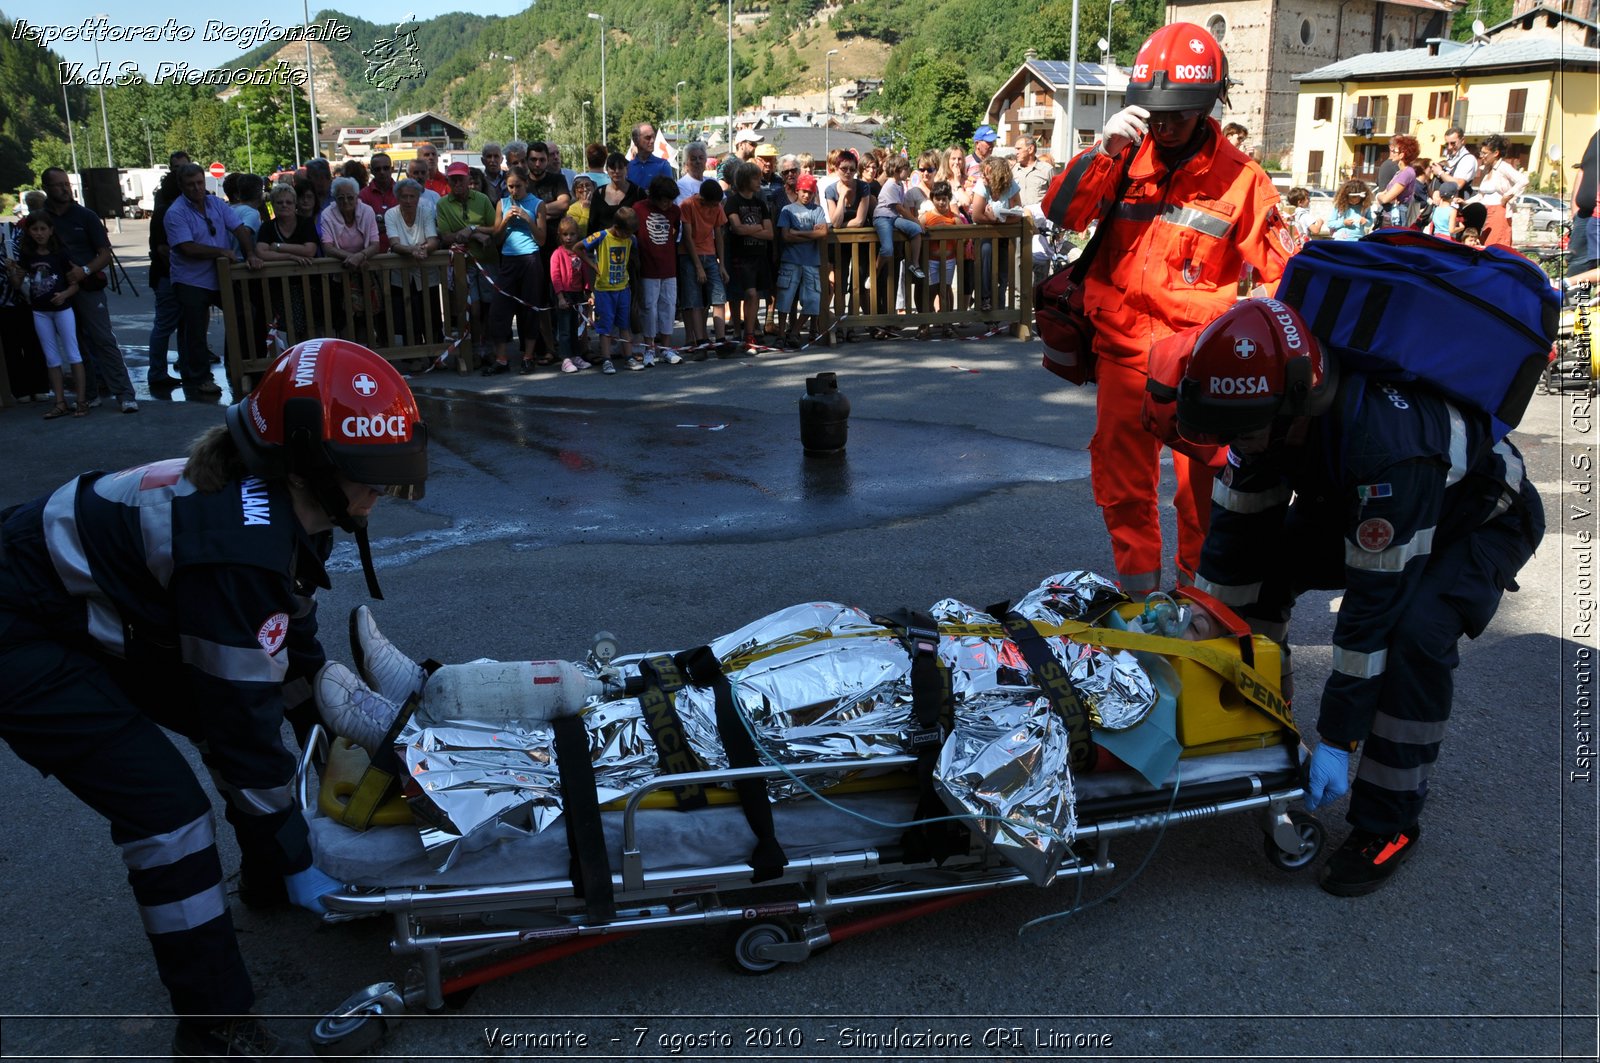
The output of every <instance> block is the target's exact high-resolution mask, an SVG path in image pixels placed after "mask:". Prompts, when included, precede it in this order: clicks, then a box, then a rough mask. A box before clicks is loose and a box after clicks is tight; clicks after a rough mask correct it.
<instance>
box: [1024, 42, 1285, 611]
mask: <svg viewBox="0 0 1600 1063" xmlns="http://www.w3.org/2000/svg"><path fill="white" fill-rule="evenodd" d="M1227 78H1228V60H1227V57H1226V56H1225V55H1224V54H1223V52H1222V48H1221V47H1220V46H1219V45H1218V44H1217V42H1216V40H1215V39H1214V38H1213V37H1212V36H1211V34H1210V33H1208V32H1207V31H1206V30H1204V29H1203V28H1201V27H1199V26H1196V25H1193V24H1190V23H1186V22H1176V23H1173V24H1172V25H1169V26H1164V27H1162V28H1161V29H1159V30H1157V31H1156V32H1155V33H1153V34H1152V35H1151V36H1150V39H1149V40H1147V41H1145V43H1144V45H1143V46H1142V47H1141V48H1140V49H1139V54H1138V55H1137V57H1135V59H1134V63H1133V77H1132V79H1131V80H1130V82H1129V85H1128V92H1127V104H1128V106H1126V107H1124V108H1123V109H1122V110H1121V111H1118V112H1117V113H1116V114H1114V115H1112V116H1111V118H1110V120H1109V121H1107V122H1106V128H1105V132H1104V135H1103V136H1102V137H1101V139H1100V141H1099V143H1097V144H1096V145H1095V146H1094V147H1092V148H1089V149H1087V150H1086V151H1084V152H1083V153H1082V154H1080V155H1079V156H1078V157H1077V158H1076V159H1074V160H1073V162H1072V165H1071V166H1069V167H1067V169H1066V170H1065V171H1064V172H1063V173H1062V174H1061V175H1060V176H1059V177H1057V178H1056V179H1055V180H1054V181H1053V182H1051V185H1050V191H1049V193H1048V194H1047V195H1046V197H1045V201H1044V211H1045V213H1046V214H1047V215H1049V213H1050V211H1051V209H1052V204H1054V203H1055V201H1056V199H1057V197H1059V196H1066V197H1068V202H1069V206H1068V207H1067V211H1066V215H1065V221H1066V228H1068V229H1071V230H1074V231H1077V232H1081V231H1083V230H1085V229H1087V228H1089V226H1090V225H1092V224H1094V223H1096V222H1097V221H1099V220H1100V219H1101V218H1102V217H1104V216H1105V213H1106V210H1107V207H1108V206H1109V202H1110V199H1111V197H1112V196H1113V195H1114V194H1115V191H1116V189H1117V186H1118V184H1119V182H1120V181H1121V180H1122V176H1123V167H1124V165H1125V164H1127V165H1128V170H1127V175H1128V178H1129V182H1130V183H1129V185H1128V189H1127V192H1126V193H1125V194H1124V195H1123V196H1122V199H1121V202H1120V203H1119V204H1118V205H1117V207H1116V211H1115V214H1114V216H1113V217H1112V218H1111V219H1110V224H1111V229H1110V231H1109V232H1108V233H1107V235H1106V238H1105V240H1104V241H1103V243H1102V246H1101V247H1100V248H1099V250H1098V252H1097V253H1096V255H1095V260H1094V262H1093V264H1092V265H1091V266H1090V268H1089V272H1088V275H1087V277H1086V278H1085V279H1084V307H1085V309H1086V311H1087V313H1088V315H1089V318H1090V320H1092V321H1093V322H1094V325H1095V330H1096V331H1095V340H1094V350H1095V354H1096V355H1097V356H1098V359H1099V362H1098V370H1097V383H1098V386H1099V391H1098V395H1097V398H1096V426H1095V433H1094V438H1093V439H1092V440H1091V441H1090V443H1089V457H1090V483H1091V485H1092V486H1093V488H1094V500H1095V503H1096V504H1097V505H1099V506H1100V510H1101V513H1102V514H1103V515H1104V517H1105V522H1106V530H1107V531H1108V532H1110V534H1111V552H1112V556H1113V558H1114V559H1115V562H1116V566H1117V574H1118V579H1119V581H1120V582H1121V584H1122V587H1123V590H1124V591H1127V592H1128V593H1130V594H1144V593H1147V592H1149V591H1152V590H1155V589H1156V588H1158V587H1159V586H1161V585H1162V578H1161V563H1162V551H1161V521H1160V513H1159V507H1158V500H1159V499H1158V487H1159V485H1160V480H1161V464H1160V461H1161V444H1160V443H1159V442H1158V441H1157V440H1156V439H1155V438H1154V437H1153V436H1152V435H1150V434H1149V433H1148V432H1146V431H1145V430H1144V429H1143V428H1142V427H1141V426H1140V423H1139V409H1140V406H1141V404H1142V402H1143V397H1144V386H1145V381H1146V379H1147V373H1146V364H1147V358H1148V355H1149V353H1150V348H1151V346H1152V345H1153V344H1154V343H1155V342H1156V341H1157V340H1159V339H1161V338H1162V337H1163V336H1167V335H1170V334H1171V333H1174V332H1178V331H1180V330H1182V329H1186V328H1189V327H1191V326H1193V325H1202V324H1205V323H1206V322H1209V321H1210V320H1211V319H1213V318H1215V317H1217V316H1218V315H1219V314H1221V313H1223V312H1224V311H1225V310H1227V309H1228V308H1229V307H1230V306H1232V305H1233V303H1234V300H1235V299H1236V298H1237V297H1238V294H1239V289H1240V281H1241V279H1243V278H1247V277H1250V276H1251V273H1250V272H1249V270H1253V271H1254V273H1253V276H1254V279H1255V283H1263V284H1273V283H1276V282H1277V280H1278V278H1279V277H1280V276H1282V274H1283V268H1284V263H1285V261H1286V260H1287V259H1288V257H1289V256H1290V255H1291V254H1293V253H1294V252H1295V250H1297V249H1298V244H1297V242H1296V237H1295V236H1294V234H1293V232H1292V231H1291V229H1290V228H1289V226H1288V225H1287V223H1286V222H1285V221H1284V219H1283V217H1282V216H1281V215H1280V214H1279V211H1278V193H1277V191H1276V190H1275V189H1274V188H1273V186H1272V182H1271V181H1270V180H1268V178H1267V175H1266V173H1265V171H1263V170H1262V169H1261V168H1260V167H1259V166H1257V165H1255V164H1254V163H1252V162H1251V161H1250V159H1249V158H1248V157H1247V156H1246V155H1245V154H1244V153H1243V152H1241V151H1239V149H1238V148H1235V147H1234V146H1233V145H1232V144H1230V143H1228V141H1227V140H1225V139H1223V137H1222V129H1221V127H1220V126H1219V125H1218V124H1217V122H1216V120H1215V119H1214V118H1212V117H1211V111H1212V108H1213V107H1214V105H1215V104H1216V102H1217V101H1218V100H1219V99H1221V100H1223V102H1226V99H1227V97H1226V92H1227ZM1129 150H1131V151H1132V153H1133V158H1132V162H1131V164H1129V163H1128V159H1127V158H1126V155H1125V153H1126V152H1128V151H1129ZM1220 458H1221V455H1220V453H1219V455H1218V457H1217V462H1218V463H1220ZM1172 462H1173V470H1174V472H1175V474H1176V479H1177V491H1176V497H1175V498H1174V504H1175V505H1176V507H1177V510H1178V551H1177V568H1178V573H1177V579H1178V582H1180V583H1189V582H1191V581H1192V580H1193V578H1194V572H1195V569H1196V568H1197V567H1198V566H1199V564H1200V544H1201V542H1202V541H1203V540H1204V539H1205V533H1206V525H1207V523H1208V518H1209V515H1210V508H1211V498H1210V491H1211V480H1212V476H1213V474H1214V472H1215V470H1214V468H1213V467H1212V466H1210V465H1207V464H1206V463H1204V462H1202V461H1198V460H1194V459H1191V458H1189V457H1187V456H1185V455H1184V454H1180V453H1177V452H1176V451H1174V452H1173V455H1172Z"/></svg>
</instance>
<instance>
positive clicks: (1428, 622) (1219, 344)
mask: <svg viewBox="0 0 1600 1063" xmlns="http://www.w3.org/2000/svg"><path fill="white" fill-rule="evenodd" d="M1337 368H1338V366H1337V362H1336V361H1334V360H1333V359H1332V357H1331V356H1330V354H1329V352H1326V351H1324V350H1322V348H1321V346H1320V344H1319V343H1318V341H1317V339H1316V337H1314V336H1313V335H1312V334H1311V332H1310V330H1309V329H1307V328H1306V325H1305V322H1304V321H1303V320H1301V318H1300V316H1299V314H1298V313H1296V312H1295V311H1294V310H1293V309H1292V308H1290V307H1289V306H1287V305H1285V304H1283V303H1280V302H1278V301H1276V300H1272V299H1250V300H1245V301H1243V302H1241V303H1239V304H1238V305H1237V306H1236V307H1234V308H1233V309H1231V310H1229V311H1228V312H1227V313H1225V314H1223V315H1222V316H1221V317H1220V318H1218V319H1217V320H1216V321H1215V322H1213V323H1212V324H1211V325H1210V326H1208V327H1207V328H1205V329H1204V330H1203V331H1201V332H1200V333H1199V335H1198V336H1197V337H1196V339H1195V341H1194V350H1193V355H1192V357H1191V359H1190V362H1189V365H1188V368H1187V370H1186V371H1185V374H1184V378H1183V380H1182V382H1181V383H1180V385H1179V389H1178V399H1177V402H1178V408H1177V419H1178V430H1179V432H1180V433H1181V434H1182V435H1183V436H1184V437H1185V438H1187V439H1189V440H1190V441H1192V442H1196V443H1208V444H1216V443H1227V444H1229V445H1230V446H1229V451H1228V463H1227V465H1225V466H1224V467H1223V468H1222V469H1221V471H1220V472H1219V473H1218V476H1217V480H1216V483H1215V486H1214V489H1213V492H1212V502H1213V503H1214V505H1213V509H1212V517H1211V529H1210V531H1209V532H1208V533H1207V535H1206V540H1205V545H1204V548H1203V549H1202V552H1201V560H1200V573H1199V574H1200V579H1199V580H1197V582H1196V586H1198V587H1199V588H1200V589H1202V590H1204V591H1206V592H1207V593H1209V594H1211V595H1213V596H1215V597H1216V598H1218V599H1220V600H1222V601H1223V602H1226V603H1227V604H1229V605H1231V606H1233V607H1234V608H1235V609H1237V610H1238V611H1239V612H1240V614H1241V615H1242V616H1244V617H1245V618H1246V619H1248V620H1249V621H1250V623H1251V627H1252V628H1253V629H1254V630H1256V631H1257V632H1259V633H1262V634H1269V635H1271V636H1272V637H1274V638H1276V639H1278V640H1279V641H1282V640H1283V639H1284V638H1285V636H1286V633H1287V628H1288V620H1289V610H1290V607H1291V606H1292V605H1293V604H1294V600H1295V597H1296V596H1297V595H1298V594H1299V593H1300V592H1301V591H1304V590H1307V589H1310V588H1325V589H1326V588H1343V589H1344V598H1343V601H1342V603H1341V604H1340V606H1339V617H1338V620H1337V622H1336V623H1335V625H1334V630H1333V672H1332V674H1331V675H1330V676H1329V677H1328V681H1327V684H1326V685H1325V686H1324V688H1323V691H1322V702H1321V707H1320V714H1319V717H1318V720H1317V732H1318V734H1319V735H1320V736H1321V741H1320V742H1319V743H1318V745H1317V747H1316V749H1315V750H1314V751H1313V752H1312V758H1311V767H1310V782H1309V794H1308V796H1307V799H1306V807H1307V808H1316V807H1318V806H1320V805H1324V804H1328V803H1331V802H1332V801H1334V800H1335V799H1337V798H1338V797H1340V796H1341V795H1343V794H1344V793H1346V792H1347V791H1350V790H1351V786H1350V781H1349V765H1350V756H1351V754H1353V753H1355V752H1356V751H1357V750H1358V749H1360V750H1361V762H1360V766H1359V768H1358V769H1357V771H1356V779H1355V785H1354V788H1353V792H1352V793H1351V796H1350V807H1349V810H1348V811H1347V812H1346V814H1345V818H1346V819H1347V820H1348V821H1349V822H1350V825H1351V828H1352V829H1351V831H1350V835H1349V837H1348V838H1347V839H1346V840H1345V842H1344V843H1343V845H1342V846H1340V848H1339V849H1338V850H1337V851H1335V852H1334V854H1333V855H1332V856H1331V857H1330V858H1329V860H1328V862H1327V863H1326V864H1325V865H1324V866H1323V868H1322V873H1321V883H1322V887H1323V889H1325V890H1327V891H1328V892H1329V893H1333V894H1336V895H1339V896H1346V897H1353V896H1360V895H1363V894H1367V893H1371V892H1372V891H1373V890H1375V889H1378V888H1379V887H1380V886H1382V885H1383V884H1384V883H1385V882H1387V881H1388V879H1389V876H1390V875H1392V874H1393V873H1394V871H1395V869H1396V868H1398V867H1399V866H1400V864H1401V863H1403V862H1404V861H1405V860H1406V859H1407V858H1409V857H1410V855H1411V854H1412V853H1413V852H1414V851H1415V850H1416V847H1417V840H1418V838H1419V837H1420V835H1421V827H1420V825H1419V823H1418V819H1419V817H1420V815H1421V812H1422V806H1423V802H1424V800H1425V798H1426V797H1427V792H1428V776H1429V774H1430V773H1431V771H1432V769H1433V765H1434V762H1435V760H1436V759H1437V758H1438V755H1439V745H1440V743H1441V742H1442V741H1443V739H1444V733H1445V727H1446V722H1447V720H1448V719H1449V715H1450V702H1451V696H1452V693H1453V690H1454V687H1453V677H1452V675H1451V673H1452V672H1453V671H1454V669H1455V666H1456V664H1457V663H1458V662H1459V660H1460V658H1459V657H1458V656H1457V653H1456V646H1457V643H1458V642H1460V640H1461V636H1462V635H1466V636H1468V637H1469V638H1476V637H1477V636H1478V635H1480V634H1482V632H1483V630H1484V628H1486V627H1487V626H1488V625H1489V621H1490V619H1492V618H1493V616H1494V613H1495V610H1496V609H1497V608H1498V607H1499V605H1500V597H1501V595H1502V593H1503V592H1505V591H1508V590H1516V589H1517V584H1516V579H1515V577H1516V574H1517V572H1518V570H1519V569H1521V568H1522V566H1523V564H1524V563H1525V562H1526V561H1527V560H1528V558H1529V557H1530V556H1532V554H1533V551H1534V548H1535V547H1536V546H1538V544H1539V540H1540V539H1541V538H1542V537H1543V535H1544V525H1545V520H1544V508H1543V506H1542V504H1541V503H1540V500H1539V495H1538V492H1536V491H1535V490H1534V488H1533V485H1532V483H1530V482H1529V481H1528V479H1527V477H1526V476H1525V474H1524V470H1523V464H1522V455H1521V454H1519V453H1518V452H1517V448H1516V447H1514V446H1512V445H1511V442H1510V440H1505V439H1502V440H1500V441H1498V442H1496V441H1495V439H1494V438H1493V436H1492V434H1491V431H1490V422H1489V419H1488V417H1487V416H1486V415H1484V414H1482V413H1480V412H1478V411H1476V410H1474V409H1473V408H1471V407H1467V406H1464V405H1460V404H1457V403H1454V402H1451V401H1447V400H1446V399H1445V398H1444V397H1443V396H1442V395H1440V394H1438V393H1436V392H1434V391H1431V390H1429V389H1427V388H1426V387H1423V386H1413V385H1411V384H1405V385H1397V384H1391V383H1385V382H1380V381H1375V380H1369V379H1366V378H1364V377H1362V376H1359V375H1357V374H1354V373H1348V374H1344V377H1343V379H1340V378H1339V374H1338V372H1337Z"/></svg>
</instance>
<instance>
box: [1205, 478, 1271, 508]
mask: <svg viewBox="0 0 1600 1063" xmlns="http://www.w3.org/2000/svg"><path fill="white" fill-rule="evenodd" d="M1289 496H1290V491H1289V486H1288V485H1287V484H1279V485H1278V486H1277V487H1274V488H1272V489H1271V490H1269V491H1235V490H1234V489H1233V488H1231V487H1229V486H1228V485H1227V484H1225V483H1223V482H1222V481H1221V480H1213V481H1211V501H1212V502H1214V503H1215V504H1217V505H1219V506H1221V507H1222V508H1223V509H1225V510H1227V511H1228V512H1229V513H1262V512H1265V511H1266V510H1269V509H1273V508H1274V507H1277V506H1281V505H1283V504H1284V503H1286V502H1288V501H1289Z"/></svg>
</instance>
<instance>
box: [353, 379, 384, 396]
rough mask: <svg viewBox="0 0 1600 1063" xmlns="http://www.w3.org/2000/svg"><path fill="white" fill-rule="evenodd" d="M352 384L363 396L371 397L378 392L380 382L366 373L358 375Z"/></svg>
mask: <svg viewBox="0 0 1600 1063" xmlns="http://www.w3.org/2000/svg"><path fill="white" fill-rule="evenodd" d="M350 384H351V386H352V387H354V388H355V389H356V390H357V391H359V392H361V394H363V395H366V396H369V397H370V396H371V395H372V393H373V392H374V391H377V390H378V382H377V381H376V380H374V379H372V378H371V377H370V376H368V375H367V374H365V373H361V374H360V375H358V376H357V377H356V378H355V379H354V380H352V381H350Z"/></svg>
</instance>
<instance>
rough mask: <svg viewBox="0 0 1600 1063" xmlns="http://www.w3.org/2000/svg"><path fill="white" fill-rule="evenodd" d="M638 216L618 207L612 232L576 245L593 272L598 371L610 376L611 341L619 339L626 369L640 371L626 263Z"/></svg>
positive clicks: (629, 209)
mask: <svg viewBox="0 0 1600 1063" xmlns="http://www.w3.org/2000/svg"><path fill="white" fill-rule="evenodd" d="M638 228H639V216H638V215H637V214H635V213H634V211H633V208H632V207H619V208H618V209H617V214H616V217H615V218H613V219H612V222H611V228H609V229H603V230H601V231H600V232H597V233H595V234H594V235H593V236H591V237H589V238H588V239H587V240H585V241H583V243H581V244H579V245H578V253H579V254H580V255H582V256H583V260H584V263H585V264H587V265H588V267H589V268H590V269H592V270H594V331H595V334H596V335H598V336H599V337H600V371H601V372H602V373H606V374H608V375H609V374H611V373H615V372H616V371H617V367H616V366H615V365H614V364H612V361H611V337H612V336H621V337H622V356H623V357H624V358H626V359H627V360H628V368H629V369H643V368H644V363H643V362H642V361H640V360H639V359H637V358H635V357H634V356H633V342H632V334H631V333H630V332H629V331H628V312H629V310H630V309H631V305H630V300H629V297H628V262H629V260H630V259H631V258H632V257H633V234H634V233H635V232H637V231H638Z"/></svg>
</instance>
